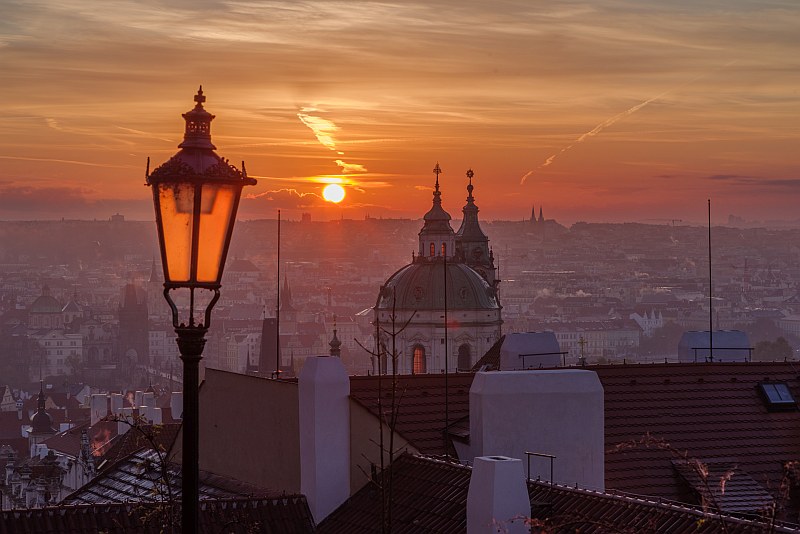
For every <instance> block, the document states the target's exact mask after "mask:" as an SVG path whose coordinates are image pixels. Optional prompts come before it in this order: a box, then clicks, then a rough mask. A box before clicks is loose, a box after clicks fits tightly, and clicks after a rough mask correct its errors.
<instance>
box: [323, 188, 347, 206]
mask: <svg viewBox="0 0 800 534" xmlns="http://www.w3.org/2000/svg"><path fill="white" fill-rule="evenodd" d="M322 198H324V199H325V200H327V201H328V202H333V203H334V204H338V203H339V202H341V201H342V200H344V188H343V187H342V186H341V185H339V184H328V185H326V186H325V189H323V190H322Z"/></svg>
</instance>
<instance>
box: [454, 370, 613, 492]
mask: <svg viewBox="0 0 800 534" xmlns="http://www.w3.org/2000/svg"><path fill="white" fill-rule="evenodd" d="M469 413H470V447H471V452H470V456H472V457H475V456H495V455H502V456H508V457H511V458H525V457H526V456H525V453H526V452H535V453H542V454H547V455H552V456H555V459H554V466H553V478H554V479H555V480H554V481H553V482H556V483H558V484H567V485H575V484H577V485H579V486H580V487H582V488H588V489H593V490H598V491H603V490H604V489H605V449H604V447H605V442H604V438H605V435H604V434H605V428H604V416H605V414H604V413H603V386H602V384H601V383H600V379H599V378H598V376H597V373H595V372H594V371H586V370H581V369H558V370H544V371H493V372H488V373H487V372H480V373H476V374H475V379H474V380H473V382H472V387H471V388H470V392H469ZM526 461H527V460H526ZM530 466H531V474H530V477H531V478H533V479H535V478H537V477H539V478H541V479H542V480H547V481H550V478H551V477H550V460H549V459H548V458H542V457H536V456H533V457H531V459H530Z"/></svg>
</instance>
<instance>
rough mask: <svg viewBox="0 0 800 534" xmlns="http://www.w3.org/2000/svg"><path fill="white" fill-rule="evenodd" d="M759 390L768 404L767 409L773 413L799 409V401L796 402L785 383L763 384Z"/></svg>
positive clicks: (759, 386)
mask: <svg viewBox="0 0 800 534" xmlns="http://www.w3.org/2000/svg"><path fill="white" fill-rule="evenodd" d="M758 389H759V391H760V392H761V395H762V397H763V398H764V401H765V402H766V403H767V409H768V410H769V411H771V412H774V411H780V410H794V409H796V408H797V401H795V400H794V397H793V396H792V393H791V391H789V386H787V385H786V383H785V382H770V383H766V382H765V383H761V384H759V385H758Z"/></svg>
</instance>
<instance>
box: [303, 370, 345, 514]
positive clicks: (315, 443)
mask: <svg viewBox="0 0 800 534" xmlns="http://www.w3.org/2000/svg"><path fill="white" fill-rule="evenodd" d="M298 389H299V391H298V393H299V417H300V491H301V492H302V493H303V494H305V496H306V498H308V505H309V507H310V508H311V514H312V515H313V516H314V521H315V522H316V523H320V522H321V521H322V520H323V519H325V517H327V516H328V514H330V513H331V512H333V511H334V510H335V509H336V508H337V507H338V506H339V505H340V504H342V503H343V502H344V501H345V500H346V499H347V498H348V497H349V496H350V379H349V378H348V376H347V371H345V368H344V365H342V361H341V360H340V359H339V358H331V357H324V356H323V357H310V358H308V359H307V360H306V362H305V364H304V365H303V370H302V371H301V372H300V377H299V379H298Z"/></svg>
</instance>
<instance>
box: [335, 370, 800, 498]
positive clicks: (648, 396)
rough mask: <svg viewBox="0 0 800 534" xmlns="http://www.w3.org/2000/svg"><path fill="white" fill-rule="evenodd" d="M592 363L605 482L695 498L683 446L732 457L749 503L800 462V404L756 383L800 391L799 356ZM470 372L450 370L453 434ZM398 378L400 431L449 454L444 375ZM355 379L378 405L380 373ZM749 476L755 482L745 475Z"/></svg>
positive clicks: (461, 429) (459, 429)
mask: <svg viewBox="0 0 800 534" xmlns="http://www.w3.org/2000/svg"><path fill="white" fill-rule="evenodd" d="M586 369H590V370H594V371H596V372H597V374H598V376H599V377H600V381H601V383H602V385H603V389H604V391H605V448H606V463H605V473H606V476H605V478H606V488H607V489H613V490H618V491H623V492H626V493H630V494H635V495H646V496H650V497H654V498H662V499H669V500H672V501H679V502H692V503H695V502H698V494H697V491H696V490H694V489H693V488H692V487H691V484H689V483H687V482H686V481H685V479H684V478H682V477H681V476H680V474H679V471H678V469H677V468H676V467H674V466H673V460H676V459H680V458H682V457H683V456H684V455H687V456H688V457H689V458H693V459H698V460H701V461H702V462H705V463H709V464H715V463H718V462H720V461H725V462H729V463H730V464H731V465H735V466H736V468H737V471H736V473H739V474H741V475H742V476H741V477H739V479H738V480H736V481H735V482H733V484H734V485H733V486H731V488H739V489H740V490H741V491H745V490H746V488H750V489H749V490H748V491H749V493H747V494H746V495H742V494H740V495H739V498H740V499H742V502H741V503H740V504H742V505H743V506H745V507H750V508H752V507H753V506H755V503H758V502H761V501H762V500H763V494H762V493H761V492H760V491H759V487H760V488H761V489H763V490H765V491H767V492H768V493H770V494H771V495H775V494H776V492H777V491H778V488H779V487H780V485H781V482H782V481H783V477H784V464H785V463H786V462H790V461H800V411H784V412H769V411H767V408H766V407H765V405H764V402H763V401H762V399H761V398H760V396H759V394H758V392H757V389H756V387H757V384H758V383H759V382H763V381H766V380H769V381H784V382H786V383H787V385H788V387H789V390H790V391H791V393H792V394H793V395H794V397H795V399H798V400H800V365H798V364H796V363H792V362H787V363H784V362H763V363H761V362H751V363H697V364H695V363H669V364H638V365H608V366H591V367H586ZM473 376H474V375H472V374H463V375H449V377H448V379H449V385H450V387H449V395H448V396H449V412H450V427H449V434H450V435H451V437H461V438H463V439H467V438H468V431H469V422H468V417H469V389H470V386H471V384H472V378H473ZM398 382H399V384H400V385H399V387H398V398H399V399H400V409H399V412H398V421H397V430H398V432H399V433H400V434H401V435H403V437H405V438H406V439H408V440H409V441H410V442H411V444H412V445H414V446H415V447H417V449H418V450H419V451H420V452H422V453H423V454H434V455H440V454H443V453H444V452H445V447H444V444H443V440H442V434H441V431H442V430H441V429H442V428H443V427H444V376H443V375H416V376H402V377H399V378H398ZM390 383H391V380H390V378H388V377H384V379H383V398H384V401H386V402H388V401H389V400H390V395H389V393H388V390H389V386H390ZM350 384H351V386H350V387H351V396H353V397H354V398H356V399H357V400H358V401H359V402H360V403H361V404H363V405H365V406H366V407H367V408H368V409H370V410H371V411H372V412H373V413H377V402H376V398H377V377H374V376H371V377H352V378H351V380H350ZM384 409H386V407H384ZM465 432H466V434H465ZM462 434H463V435H462ZM745 477H746V478H747V480H748V481H751V482H747V484H745V482H744V479H745ZM733 478H734V479H735V478H736V474H734V477H733ZM752 482H755V483H757V485H753V484H752ZM728 483H730V481H729V482H728ZM740 483H741V484H742V485H741V486H739V484H740ZM737 491H739V490H737Z"/></svg>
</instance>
